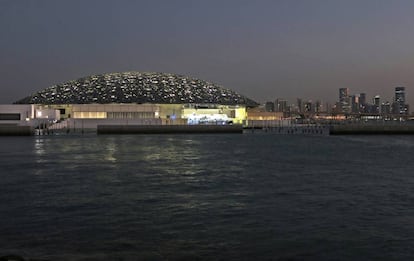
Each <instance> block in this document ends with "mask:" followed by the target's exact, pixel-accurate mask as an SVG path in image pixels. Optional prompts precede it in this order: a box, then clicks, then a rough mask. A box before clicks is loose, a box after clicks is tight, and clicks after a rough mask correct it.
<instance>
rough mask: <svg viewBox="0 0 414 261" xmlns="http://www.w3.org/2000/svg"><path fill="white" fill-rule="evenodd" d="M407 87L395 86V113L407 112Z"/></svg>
mask: <svg viewBox="0 0 414 261" xmlns="http://www.w3.org/2000/svg"><path fill="white" fill-rule="evenodd" d="M406 108H407V106H406V105H405V87H395V99H394V113H396V114H406V113H407V110H406Z"/></svg>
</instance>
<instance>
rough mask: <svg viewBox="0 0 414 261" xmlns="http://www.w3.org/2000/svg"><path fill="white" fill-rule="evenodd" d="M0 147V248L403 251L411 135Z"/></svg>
mask: <svg viewBox="0 0 414 261" xmlns="http://www.w3.org/2000/svg"><path fill="white" fill-rule="evenodd" d="M0 142H1V144H2V146H1V147H0V166H1V169H0V170H1V179H0V186H1V188H2V190H0V205H1V206H2V208H1V211H0V231H1V233H2V234H1V236H0V246H1V248H0V255H1V254H2V252H1V251H7V253H16V254H19V253H25V254H26V255H27V256H29V257H34V258H36V257H39V258H42V257H43V258H46V259H50V260H76V257H79V259H78V260H82V258H83V260H85V259H88V258H89V259H88V260H94V259H95V260H120V259H124V260H129V259H130V260H136V259H138V260H140V259H141V260H146V259H155V260H175V259H179V258H184V257H186V258H187V259H190V260H192V259H201V260H203V259H205V260H217V259H220V258H221V259H223V260H239V259H245V260H272V259H275V260H278V259H281V260H284V259H288V260H289V259H290V260H295V259H299V260H301V259H309V260H351V259H360V260H361V259H362V260H364V259H365V260H378V259H381V258H382V259H397V260H398V259H400V260H402V259H404V257H407V256H410V254H412V252H410V251H411V250H410V249H414V246H413V244H412V241H410V239H412V235H411V233H410V231H413V229H414V227H413V224H412V222H411V223H410V220H412V218H413V217H414V214H413V212H412V211H411V209H412V208H410V206H411V205H412V202H413V197H412V195H411V191H412V187H413V186H414V178H413V177H412V175H410V173H411V170H412V169H413V168H414V165H413V164H414V163H413V161H412V156H411V153H412V151H411V147H409V146H406V144H414V140H413V138H412V137H388V138H387V139H386V140H384V137H369V138H366V139H364V137H361V136H359V137H312V138H310V137H300V136H298V137H289V138H287V137H286V136H274V135H260V134H258V135H199V136H198V135H182V136H180V135H178V136H172V135H165V136H163V135H154V136H151V135H136V136H93V135H89V136H88V135H84V136H80V135H79V136H75V137H74V136H63V137H58V136H51V137H47V136H46V137H31V138H10V139H0ZM378 144H382V145H381V146H378ZM388 148H392V153H391V154H392V160H389V159H390V152H391V151H390V150H388ZM9 217H13V218H9ZM396 217H399V218H396ZM401 217H403V218H401ZM388 239H390V240H394V241H392V243H389V244H388V243H387V242H388V241H386V240H388ZM390 242H391V241H390ZM396 242H397V243H396ZM384 248H385V249H386V251H384V250H383V249H384ZM145 254H147V256H145ZM140 255H143V256H140ZM154 256H157V257H161V258H159V259H156V258H154ZM51 257H53V258H51ZM127 257H130V258H129V259H128V258H127ZM145 257H148V258H145ZM304 257H305V258H304ZM308 257H309V258H308ZM342 257H345V258H342ZM71 258H72V259H71Z"/></svg>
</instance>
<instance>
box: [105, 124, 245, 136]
mask: <svg viewBox="0 0 414 261" xmlns="http://www.w3.org/2000/svg"><path fill="white" fill-rule="evenodd" d="M97 133H98V134H180V133H182V134H191V133H200V134H201V133H240V134H241V133H243V127H242V125H237V124H236V125H98V129H97Z"/></svg>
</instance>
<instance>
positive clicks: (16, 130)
mask: <svg viewBox="0 0 414 261" xmlns="http://www.w3.org/2000/svg"><path fill="white" fill-rule="evenodd" d="M31 135H34V132H33V129H32V128H31V127H30V126H17V125H0V136H31Z"/></svg>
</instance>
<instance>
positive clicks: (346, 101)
mask: <svg viewBox="0 0 414 261" xmlns="http://www.w3.org/2000/svg"><path fill="white" fill-rule="evenodd" d="M339 104H340V106H341V112H345V113H349V112H350V111H351V104H350V97H349V89H348V88H339Z"/></svg>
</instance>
